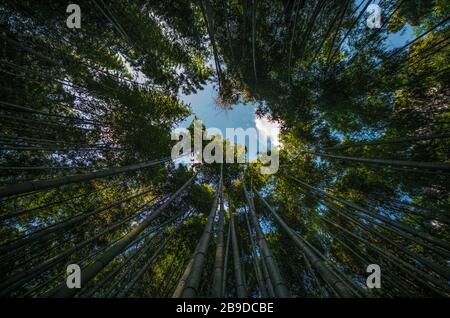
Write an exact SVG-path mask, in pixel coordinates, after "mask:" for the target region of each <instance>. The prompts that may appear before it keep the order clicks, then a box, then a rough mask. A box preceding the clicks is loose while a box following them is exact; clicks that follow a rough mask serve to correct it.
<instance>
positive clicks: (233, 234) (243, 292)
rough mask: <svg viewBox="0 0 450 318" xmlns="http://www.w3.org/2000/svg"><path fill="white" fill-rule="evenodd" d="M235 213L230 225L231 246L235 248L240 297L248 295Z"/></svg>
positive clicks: (232, 215) (236, 275) (238, 295)
mask: <svg viewBox="0 0 450 318" xmlns="http://www.w3.org/2000/svg"><path fill="white" fill-rule="evenodd" d="M234 217H235V216H234V213H232V212H231V213H230V226H231V246H232V249H233V264H234V277H235V280H236V295H237V297H238V298H246V297H247V288H246V286H245V283H244V278H243V273H242V266H241V257H240V255H239V245H238V241H237V237H236V228H235V222H234Z"/></svg>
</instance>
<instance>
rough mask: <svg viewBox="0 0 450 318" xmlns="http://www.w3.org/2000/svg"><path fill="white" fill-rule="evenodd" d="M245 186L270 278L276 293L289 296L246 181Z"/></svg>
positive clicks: (280, 295)
mask: <svg viewBox="0 0 450 318" xmlns="http://www.w3.org/2000/svg"><path fill="white" fill-rule="evenodd" d="M243 186H244V194H245V197H246V199H247V203H248V206H249V210H250V219H251V220H252V223H253V227H254V229H255V232H256V240H257V241H258V245H259V247H260V249H261V252H262V256H263V259H264V262H265V263H266V265H267V270H268V272H269V275H270V280H271V282H272V285H273V288H274V290H275V295H276V296H277V297H281V298H288V297H290V293H289V290H288V289H287V287H286V284H285V283H284V280H283V278H282V276H281V274H280V271H279V269H278V266H277V265H276V263H275V260H274V259H273V256H272V252H271V251H270V249H269V245H268V244H267V242H266V239H265V237H264V234H263V232H262V230H261V226H260V225H259V222H258V218H257V217H256V212H255V208H254V203H253V197H251V196H250V193H249V192H248V191H247V188H246V187H245V183H243Z"/></svg>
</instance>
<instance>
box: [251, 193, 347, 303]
mask: <svg viewBox="0 0 450 318" xmlns="http://www.w3.org/2000/svg"><path fill="white" fill-rule="evenodd" d="M255 192H256V193H257V195H258V196H259V198H260V199H261V201H262V202H263V203H264V204H265V206H266V207H267V209H268V210H269V211H270V213H271V214H272V215H273V216H274V218H275V220H276V221H277V223H278V224H279V225H280V226H281V228H282V229H283V230H284V231H285V232H286V233H287V234H288V236H289V237H290V238H291V239H292V240H293V241H294V243H295V244H296V245H297V246H298V247H299V248H300V249H301V250H302V251H303V253H305V255H306V257H307V258H308V260H309V261H310V262H311V264H312V266H314V267H315V268H316V269H317V271H318V272H319V274H320V276H321V277H322V278H323V280H324V281H326V282H327V283H328V284H329V285H330V286H333V288H335V289H336V290H337V292H338V294H339V296H341V297H346V298H349V297H354V296H355V294H354V293H353V292H352V291H351V290H349V289H348V288H347V286H346V285H345V284H344V283H343V282H342V281H341V280H340V279H339V277H337V276H336V275H334V273H333V271H332V270H331V269H330V268H329V266H328V265H327V264H326V263H325V262H323V261H322V260H321V259H320V258H319V257H318V256H317V255H316V254H315V253H314V252H313V251H312V250H311V249H310V248H309V246H308V245H307V244H305V242H304V239H303V238H301V237H300V236H298V235H296V234H295V232H294V231H292V229H291V228H290V227H289V226H288V225H287V224H286V223H285V222H284V220H283V219H282V218H281V217H280V216H279V215H278V213H276V212H275V211H274V210H273V208H272V207H271V206H270V205H269V204H268V203H267V201H266V200H265V199H264V198H263V197H262V196H261V194H259V192H257V191H255Z"/></svg>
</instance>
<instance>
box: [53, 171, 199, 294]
mask: <svg viewBox="0 0 450 318" xmlns="http://www.w3.org/2000/svg"><path fill="white" fill-rule="evenodd" d="M196 176H197V174H195V175H193V176H192V177H191V178H190V179H189V180H188V181H187V182H186V183H185V184H184V185H183V186H181V187H180V189H178V190H177V191H176V192H175V193H173V194H172V195H171V196H170V197H169V199H168V200H167V201H166V202H164V203H163V204H162V205H161V206H160V207H159V208H157V209H156V210H155V211H154V212H153V213H152V214H150V215H149V216H148V217H147V218H146V219H145V220H144V221H142V222H141V223H140V224H138V225H137V226H135V227H134V228H133V229H132V230H131V231H130V232H129V233H128V234H127V235H125V236H124V237H123V238H122V239H121V240H119V241H118V242H117V243H116V244H114V245H113V246H111V247H110V248H109V249H108V250H106V251H105V252H104V253H103V254H102V255H101V256H100V257H99V258H98V259H97V260H96V261H95V262H93V263H92V264H90V265H89V266H88V267H86V268H85V269H84V270H83V275H81V285H82V286H83V285H85V284H86V283H87V282H89V281H90V280H91V279H92V278H94V277H95V276H96V275H97V274H98V273H99V272H100V271H101V270H102V269H103V268H104V267H105V266H106V265H108V264H109V262H111V261H112V260H113V259H114V258H115V257H116V256H117V255H119V254H120V253H122V252H123V250H124V249H125V248H126V247H127V246H128V245H129V244H130V242H132V241H133V240H134V239H135V238H136V237H137V236H138V235H139V234H140V233H141V232H142V231H144V230H145V229H146V228H147V227H148V226H149V225H150V224H151V223H152V222H153V221H154V220H155V219H156V218H158V217H159V216H160V215H161V214H162V213H163V211H164V210H165V209H166V208H167V207H168V206H169V205H170V204H171V203H172V201H174V200H175V199H176V198H177V197H178V196H179V195H180V194H181V193H182V192H183V191H184V190H185V189H186V188H187V187H188V186H190V185H191V183H192V182H193V181H194V179H195V177H196ZM76 293H77V290H76V289H70V288H68V287H67V285H66V284H65V282H64V283H62V284H61V285H60V286H59V287H57V288H55V289H54V290H53V292H52V293H50V295H52V296H53V297H71V296H74V295H75V294H76Z"/></svg>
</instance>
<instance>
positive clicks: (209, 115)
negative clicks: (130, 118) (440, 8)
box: [179, 0, 414, 159]
mask: <svg viewBox="0 0 450 318" xmlns="http://www.w3.org/2000/svg"><path fill="white" fill-rule="evenodd" d="M360 1H363V0H356V1H355V2H356V4H357V5H358V4H360ZM373 3H378V1H373ZM366 18H367V17H366V16H364V18H363V19H364V20H363V19H361V20H362V21H365V19H366ZM382 22H383V21H382ZM413 37H414V35H413V30H412V29H411V28H410V27H409V26H406V27H405V28H404V29H403V30H401V31H399V32H397V33H394V34H390V35H389V37H388V38H387V40H386V42H385V44H386V45H387V47H388V48H391V49H393V48H397V47H400V46H402V45H404V44H405V43H407V42H408V41H410V40H411V39H413ZM216 95H217V92H216V90H215V87H214V85H213V83H208V84H207V85H206V86H205V87H204V89H203V90H199V91H198V92H197V94H191V95H181V96H180V98H181V100H183V101H184V102H185V103H187V104H188V105H190V106H191V108H192V112H193V115H192V116H190V117H188V118H187V119H186V120H184V121H183V122H182V123H181V124H180V125H179V127H187V126H188V125H189V124H190V123H191V122H192V120H193V118H194V115H196V116H197V117H199V118H200V119H201V120H202V121H203V123H204V124H205V126H206V128H211V127H214V128H218V129H220V130H221V131H222V134H223V135H224V136H225V129H226V128H239V127H240V128H243V129H247V128H249V127H253V128H257V129H259V130H258V132H261V130H264V133H265V134H266V135H270V136H271V138H275V135H276V134H277V132H278V130H277V129H276V127H275V126H274V125H273V124H272V125H271V124H270V123H268V121H267V120H264V119H263V120H261V119H257V118H256V117H255V114H254V110H255V105H252V104H247V105H243V104H238V105H235V106H234V107H233V109H232V110H227V111H225V110H222V109H219V107H218V106H216V104H215V96H216ZM254 155H255V154H251V155H250V158H251V159H252V158H254Z"/></svg>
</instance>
